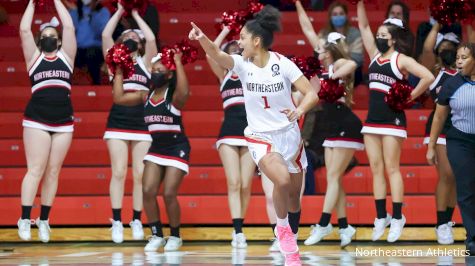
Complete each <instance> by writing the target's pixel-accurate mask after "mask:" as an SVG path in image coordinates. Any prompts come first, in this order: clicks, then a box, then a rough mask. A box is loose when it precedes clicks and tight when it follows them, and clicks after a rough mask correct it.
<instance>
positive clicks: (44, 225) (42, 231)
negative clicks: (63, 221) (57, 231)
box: [35, 218, 51, 243]
mask: <svg viewBox="0 0 475 266" xmlns="http://www.w3.org/2000/svg"><path fill="white" fill-rule="evenodd" d="M48 222H49V220H46V221H43V220H40V218H37V219H36V222H35V223H36V226H38V238H39V239H40V240H41V242H43V243H48V241H49V232H51V228H50V227H49V223H48Z"/></svg>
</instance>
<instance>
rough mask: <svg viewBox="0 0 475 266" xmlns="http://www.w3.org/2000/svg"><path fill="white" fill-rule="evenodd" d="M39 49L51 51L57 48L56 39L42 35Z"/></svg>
mask: <svg viewBox="0 0 475 266" xmlns="http://www.w3.org/2000/svg"><path fill="white" fill-rule="evenodd" d="M40 48H41V51H44V52H47V53H51V52H53V51H55V50H56V49H58V39H56V38H53V37H43V38H41V40H40Z"/></svg>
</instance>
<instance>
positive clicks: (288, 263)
mask: <svg viewBox="0 0 475 266" xmlns="http://www.w3.org/2000/svg"><path fill="white" fill-rule="evenodd" d="M285 266H302V262H301V261H300V254H299V253H298V252H296V253H292V254H288V255H285Z"/></svg>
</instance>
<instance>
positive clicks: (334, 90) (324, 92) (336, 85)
mask: <svg viewBox="0 0 475 266" xmlns="http://www.w3.org/2000/svg"><path fill="white" fill-rule="evenodd" d="M343 96H345V87H343V85H342V84H340V81H339V80H335V79H321V80H320V91H318V98H320V99H322V100H323V101H325V102H327V103H334V102H336V101H338V99H340V98H341V97H343Z"/></svg>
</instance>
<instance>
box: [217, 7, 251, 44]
mask: <svg viewBox="0 0 475 266" xmlns="http://www.w3.org/2000/svg"><path fill="white" fill-rule="evenodd" d="M245 16H246V14H243V12H242V11H231V10H230V11H226V12H223V14H222V15H221V23H218V24H216V29H217V30H218V31H221V30H222V29H223V26H227V27H228V28H229V29H230V32H229V34H228V35H227V36H226V38H227V39H232V38H233V37H234V36H236V35H238V34H239V32H241V29H242V27H243V26H244V24H245V23H246V18H245Z"/></svg>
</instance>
